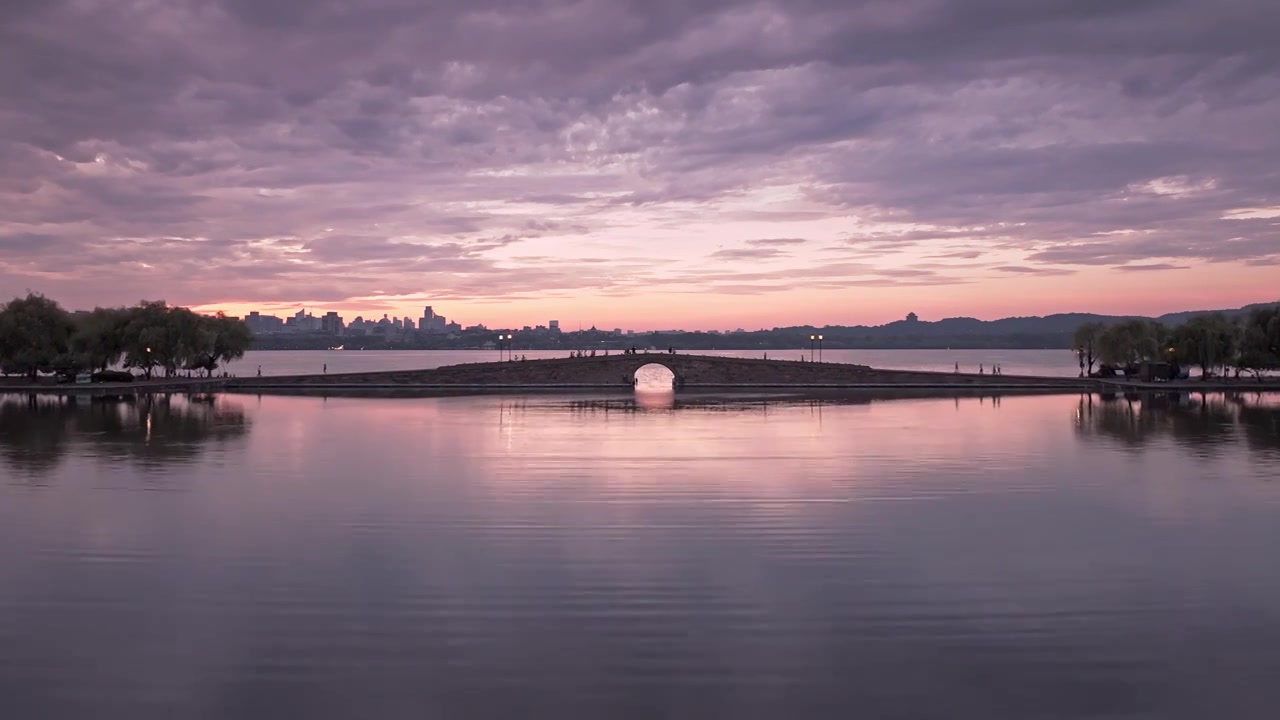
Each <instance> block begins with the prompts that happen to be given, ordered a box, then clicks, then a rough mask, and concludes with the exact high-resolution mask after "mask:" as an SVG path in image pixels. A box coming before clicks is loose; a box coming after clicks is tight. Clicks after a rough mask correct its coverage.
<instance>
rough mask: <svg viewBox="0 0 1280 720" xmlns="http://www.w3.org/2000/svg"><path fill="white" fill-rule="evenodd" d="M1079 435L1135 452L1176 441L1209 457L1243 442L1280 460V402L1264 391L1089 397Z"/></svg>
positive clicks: (1081, 407) (1083, 402) (1079, 412)
mask: <svg viewBox="0 0 1280 720" xmlns="http://www.w3.org/2000/svg"><path fill="white" fill-rule="evenodd" d="M1076 431H1077V432H1078V433H1079V434H1080V435H1081V436H1083V437H1085V438H1087V439H1103V440H1108V441H1113V442H1119V443H1121V444H1122V445H1124V446H1126V447H1130V448H1140V447H1143V446H1146V445H1150V444H1152V443H1156V442H1163V441H1173V442H1174V443H1176V444H1177V445H1178V446H1179V447H1182V448H1184V449H1186V450H1188V451H1190V452H1191V453H1193V454H1196V455H1201V456H1204V455H1212V454H1216V453H1222V452H1227V451H1230V450H1233V449H1235V448H1236V447H1238V446H1240V445H1242V444H1243V445H1244V446H1245V447H1247V448H1248V449H1250V450H1252V451H1254V452H1257V453H1260V454H1262V455H1266V456H1274V455H1280V402H1277V399H1276V398H1275V397H1274V396H1268V395H1266V394H1260V393H1228V394H1207V393H1206V394H1199V393H1153V394H1145V395H1143V394H1134V395H1127V396H1116V395H1102V396H1094V395H1086V396H1083V397H1081V398H1080V400H1079V403H1078V407H1077V409H1076Z"/></svg>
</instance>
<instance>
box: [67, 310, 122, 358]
mask: <svg viewBox="0 0 1280 720" xmlns="http://www.w3.org/2000/svg"><path fill="white" fill-rule="evenodd" d="M128 321H129V316H128V312H127V311H125V310H122V309H119V308H101V307H100V308H94V310H93V312H91V313H89V314H88V315H86V316H84V317H81V318H80V319H79V320H78V322H77V327H76V332H75V335H73V336H72V337H71V350H72V352H73V353H74V354H75V355H76V356H77V357H78V359H79V362H80V363H81V365H82V366H83V367H87V368H90V369H93V370H99V371H104V370H106V369H107V368H109V367H111V366H112V365H114V364H116V363H118V362H120V359H121V358H122V357H124V353H125V346H124V338H125V333H124V330H125V326H126V324H127V323H128Z"/></svg>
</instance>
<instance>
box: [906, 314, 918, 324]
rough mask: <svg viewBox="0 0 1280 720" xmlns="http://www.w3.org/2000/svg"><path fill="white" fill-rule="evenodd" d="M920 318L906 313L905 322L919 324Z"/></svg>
mask: <svg viewBox="0 0 1280 720" xmlns="http://www.w3.org/2000/svg"><path fill="white" fill-rule="evenodd" d="M919 321H920V318H919V316H917V315H916V314H915V313H907V322H919Z"/></svg>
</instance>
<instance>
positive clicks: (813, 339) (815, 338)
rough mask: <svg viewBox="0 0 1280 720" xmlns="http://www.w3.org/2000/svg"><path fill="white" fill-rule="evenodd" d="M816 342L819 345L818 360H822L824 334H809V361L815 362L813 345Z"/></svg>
mask: <svg viewBox="0 0 1280 720" xmlns="http://www.w3.org/2000/svg"><path fill="white" fill-rule="evenodd" d="M815 343H816V344H817V346H818V362H822V336H821V335H810V336H809V362H813V346H814V344H815Z"/></svg>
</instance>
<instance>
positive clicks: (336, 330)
mask: <svg viewBox="0 0 1280 720" xmlns="http://www.w3.org/2000/svg"><path fill="white" fill-rule="evenodd" d="M344 330H346V325H345V324H344V323H343V322H342V318H341V317H340V316H339V315H338V313H336V312H334V311H332V310H331V311H329V312H327V313H325V314H324V317H322V318H320V332H322V333H324V334H326V335H341V334H342V333H343V331H344Z"/></svg>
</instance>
